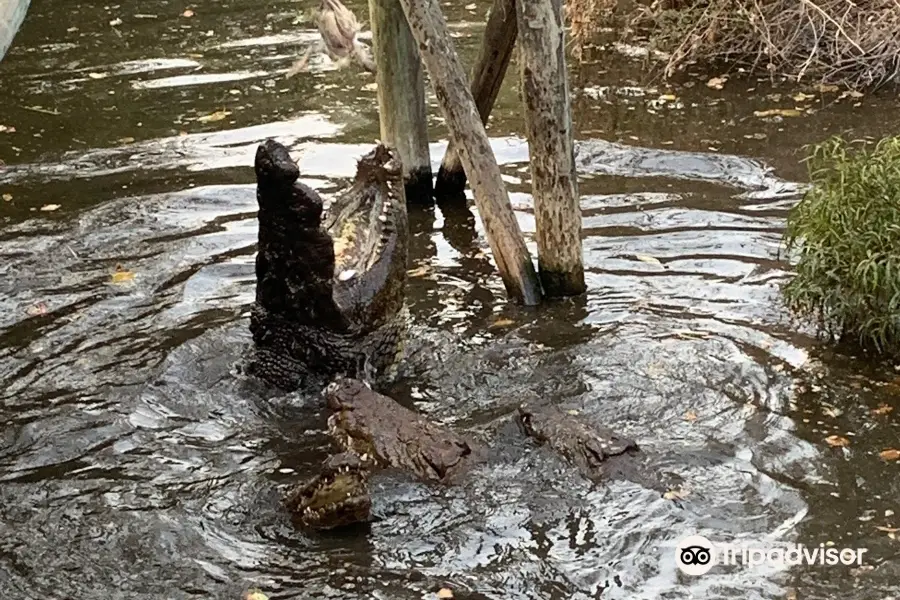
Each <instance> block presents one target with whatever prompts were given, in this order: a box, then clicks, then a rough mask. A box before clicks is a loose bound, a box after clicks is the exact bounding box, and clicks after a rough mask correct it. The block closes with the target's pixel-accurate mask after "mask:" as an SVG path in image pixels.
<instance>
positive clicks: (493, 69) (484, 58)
mask: <svg viewBox="0 0 900 600" xmlns="http://www.w3.org/2000/svg"><path fill="white" fill-rule="evenodd" d="M516 30H517V23H516V0H494V4H493V6H491V14H490V16H489V17H488V22H487V25H485V28H484V38H483V39H482V41H481V50H480V51H479V53H478V60H477V61H476V62H475V67H474V68H473V69H472V87H471V89H472V96H474V97H475V105H476V106H478V114H479V116H480V117H481V122H482V123H483V124H484V125H487V122H488V117H489V116H490V115H491V109H492V108H493V107H494V102H495V101H496V100H497V94H498V93H499V92H500V86H502V85H503V78H504V77H505V76H506V69H507V67H508V66H509V59H510V57H511V56H512V52H513V48H515V46H516ZM465 187H466V172H465V170H463V165H462V162H461V161H460V160H459V155H458V154H457V152H456V146H455V144H454V143H453V141H451V142H450V145H448V146H447V152H446V153H445V154H444V160H443V161H442V162H441V168H440V170H439V171H438V175H437V182H436V183H435V187H434V193H435V195H436V196H438V197H439V198H441V199H444V200H447V199H451V198H456V199H458V198H459V197H460V195H461V194H462V192H463V190H464V189H465Z"/></svg>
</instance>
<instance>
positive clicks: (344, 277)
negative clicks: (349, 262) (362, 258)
mask: <svg viewBox="0 0 900 600" xmlns="http://www.w3.org/2000/svg"><path fill="white" fill-rule="evenodd" d="M355 275H356V270H355V269H347V270H346V271H341V274H340V275H338V279H339V280H341V281H349V280H350V279H353V277H354V276H355Z"/></svg>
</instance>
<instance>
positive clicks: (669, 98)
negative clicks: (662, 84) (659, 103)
mask: <svg viewBox="0 0 900 600" xmlns="http://www.w3.org/2000/svg"><path fill="white" fill-rule="evenodd" d="M659 99H660V100H663V101H665V102H675V101H676V100H678V97H677V96H676V95H675V94H663V95H662V96H660V97H659Z"/></svg>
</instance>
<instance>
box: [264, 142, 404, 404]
mask: <svg viewBox="0 0 900 600" xmlns="http://www.w3.org/2000/svg"><path fill="white" fill-rule="evenodd" d="M255 168H256V179H257V200H258V202H259V214H258V220H259V250H258V254H257V259H256V281H257V287H256V302H255V304H254V307H253V311H252V313H251V322H250V329H251V332H252V333H253V339H254V342H255V344H256V349H257V357H256V360H255V361H254V362H253V363H251V372H253V373H254V374H257V375H260V376H262V377H263V378H264V379H268V380H269V381H272V382H273V383H276V384H277V385H279V386H281V387H285V388H289V389H290V388H294V387H297V386H298V385H299V382H300V379H301V378H302V373H304V372H309V371H312V372H317V373H322V374H325V375H329V376H330V375H335V374H348V375H358V374H359V371H360V369H362V368H364V369H365V370H366V373H367V374H375V375H378V374H380V373H382V372H384V371H387V370H389V368H390V367H392V366H393V365H394V364H395V363H396V362H397V359H398V358H399V353H400V350H401V349H402V341H403V332H404V328H405V287H406V261H407V244H408V240H407V238H408V231H407V215H406V199H405V196H404V191H403V182H402V176H401V166H400V160H399V158H398V157H397V155H396V153H395V152H394V151H393V150H391V149H389V148H387V147H385V146H383V145H379V146H377V147H376V148H375V149H374V150H373V151H372V152H370V153H369V154H367V155H366V156H364V157H363V158H362V159H360V161H359V163H358V165H357V172H356V177H355V179H354V181H353V183H352V184H351V185H350V186H349V187H348V188H346V189H345V190H344V191H343V192H342V193H340V194H338V195H337V197H335V198H334V200H333V201H332V203H331V205H330V206H328V207H327V209H326V207H325V203H324V202H323V200H322V198H321V197H320V196H319V194H318V193H317V192H315V191H314V190H312V189H311V188H309V187H307V186H306V185H304V184H302V183H300V182H299V181H298V178H299V176H300V171H299V168H298V167H297V164H296V163H295V162H294V161H293V160H292V159H291V157H290V154H289V153H288V150H287V148H285V147H284V146H282V145H281V144H279V143H277V142H275V141H273V140H268V141H266V142H265V143H264V144H262V145H260V146H259V148H258V150H257V153H256V163H255Z"/></svg>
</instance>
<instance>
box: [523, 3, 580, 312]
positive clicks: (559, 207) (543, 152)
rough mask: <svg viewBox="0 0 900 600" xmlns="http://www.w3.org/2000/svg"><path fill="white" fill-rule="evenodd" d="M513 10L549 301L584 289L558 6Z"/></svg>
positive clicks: (532, 5) (526, 6)
mask: <svg viewBox="0 0 900 600" xmlns="http://www.w3.org/2000/svg"><path fill="white" fill-rule="evenodd" d="M516 9H517V11H516V12H517V15H518V19H519V47H520V49H521V53H522V54H521V60H522V91H523V95H524V97H525V128H526V131H527V133H528V153H529V155H530V160H531V190H532V195H533V197H534V220H535V226H536V228H537V246H538V270H539V272H540V275H541V283H542V284H543V286H544V292H545V293H546V294H547V295H548V296H575V295H578V294H582V293H584V291H585V290H586V286H585V283H584V260H583V256H582V246H581V207H580V206H579V200H578V180H577V178H576V174H575V152H574V146H573V141H572V113H571V108H570V104H569V84H568V72H567V70H566V43H565V28H564V26H563V20H562V6H561V0H516Z"/></svg>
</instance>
